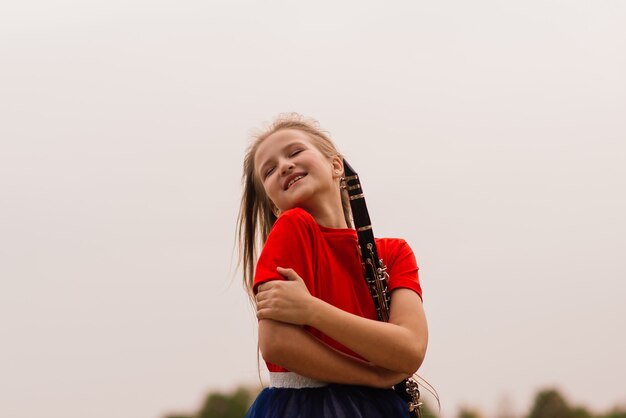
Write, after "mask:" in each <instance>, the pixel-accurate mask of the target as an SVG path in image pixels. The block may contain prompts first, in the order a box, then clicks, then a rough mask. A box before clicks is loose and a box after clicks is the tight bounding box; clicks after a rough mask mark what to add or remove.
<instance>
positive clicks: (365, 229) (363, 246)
mask: <svg viewBox="0 0 626 418" xmlns="http://www.w3.org/2000/svg"><path fill="white" fill-rule="evenodd" d="M343 167H344V172H345V174H344V177H343V178H342V180H341V187H342V189H346V191H347V192H348V196H349V198H350V208H351V210H352V219H353V221H354V228H355V229H356V232H357V236H358V240H359V250H360V254H361V264H362V266H363V276H364V277H365V282H366V283H367V286H368V288H369V291H370V294H371V295H372V299H373V300H374V306H375V308H376V314H377V315H378V320H379V321H384V322H389V308H390V305H391V295H390V293H389V289H388V288H387V283H388V281H389V274H388V273H387V266H385V264H384V263H383V260H382V259H381V258H380V257H379V256H378V251H377V249H376V242H375V240H374V232H373V231H372V222H371V221H370V217H369V213H368V211H367V205H366V204H365V197H364V195H363V189H362V188H361V183H360V181H359V176H358V175H357V173H356V172H355V171H354V169H353V168H352V167H351V166H350V164H348V162H347V161H346V160H345V159H344V160H343ZM393 390H394V391H395V392H396V393H397V394H398V395H399V396H400V397H401V398H402V399H403V400H404V401H405V402H406V403H407V406H408V409H409V415H410V416H411V417H412V418H421V416H422V413H421V410H420V406H421V405H422V403H421V402H420V391H419V387H418V385H417V382H416V381H415V379H413V377H409V378H407V379H404V380H403V381H402V382H399V383H397V384H395V385H393Z"/></svg>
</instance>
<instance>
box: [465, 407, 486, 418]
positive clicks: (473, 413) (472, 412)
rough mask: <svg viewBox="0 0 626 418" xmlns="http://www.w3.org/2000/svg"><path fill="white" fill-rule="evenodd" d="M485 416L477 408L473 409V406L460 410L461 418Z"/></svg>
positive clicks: (480, 417)
mask: <svg viewBox="0 0 626 418" xmlns="http://www.w3.org/2000/svg"><path fill="white" fill-rule="evenodd" d="M482 417H483V416H482V415H481V413H480V412H478V411H477V410H476V409H471V408H461V410H460V411H459V418H482Z"/></svg>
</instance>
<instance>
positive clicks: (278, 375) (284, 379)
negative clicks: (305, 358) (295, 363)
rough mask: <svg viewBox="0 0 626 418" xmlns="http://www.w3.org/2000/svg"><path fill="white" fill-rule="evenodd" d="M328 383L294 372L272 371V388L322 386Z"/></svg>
mask: <svg viewBox="0 0 626 418" xmlns="http://www.w3.org/2000/svg"><path fill="white" fill-rule="evenodd" d="M327 384H328V383H324V382H320V381H319V380H315V379H311V378H308V377H306V376H302V375H300V374H298V373H294V372H270V387H271V388H292V389H301V388H320V387H322V386H326V385H327Z"/></svg>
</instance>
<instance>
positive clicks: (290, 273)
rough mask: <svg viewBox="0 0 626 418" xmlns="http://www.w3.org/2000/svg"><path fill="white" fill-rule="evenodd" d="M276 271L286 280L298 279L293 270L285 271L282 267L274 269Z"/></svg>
mask: <svg viewBox="0 0 626 418" xmlns="http://www.w3.org/2000/svg"><path fill="white" fill-rule="evenodd" d="M276 271H278V273H280V274H282V275H283V276H285V277H286V278H287V279H288V280H297V278H298V273H296V271H295V270H294V269H287V268H283V267H276Z"/></svg>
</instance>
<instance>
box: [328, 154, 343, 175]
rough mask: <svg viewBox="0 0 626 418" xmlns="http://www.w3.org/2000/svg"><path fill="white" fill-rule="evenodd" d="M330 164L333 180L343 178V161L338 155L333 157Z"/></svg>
mask: <svg viewBox="0 0 626 418" xmlns="http://www.w3.org/2000/svg"><path fill="white" fill-rule="evenodd" d="M331 163H332V166H333V178H341V177H343V159H342V158H341V157H339V156H338V155H335V156H334V157H333V158H332V161H331Z"/></svg>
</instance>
